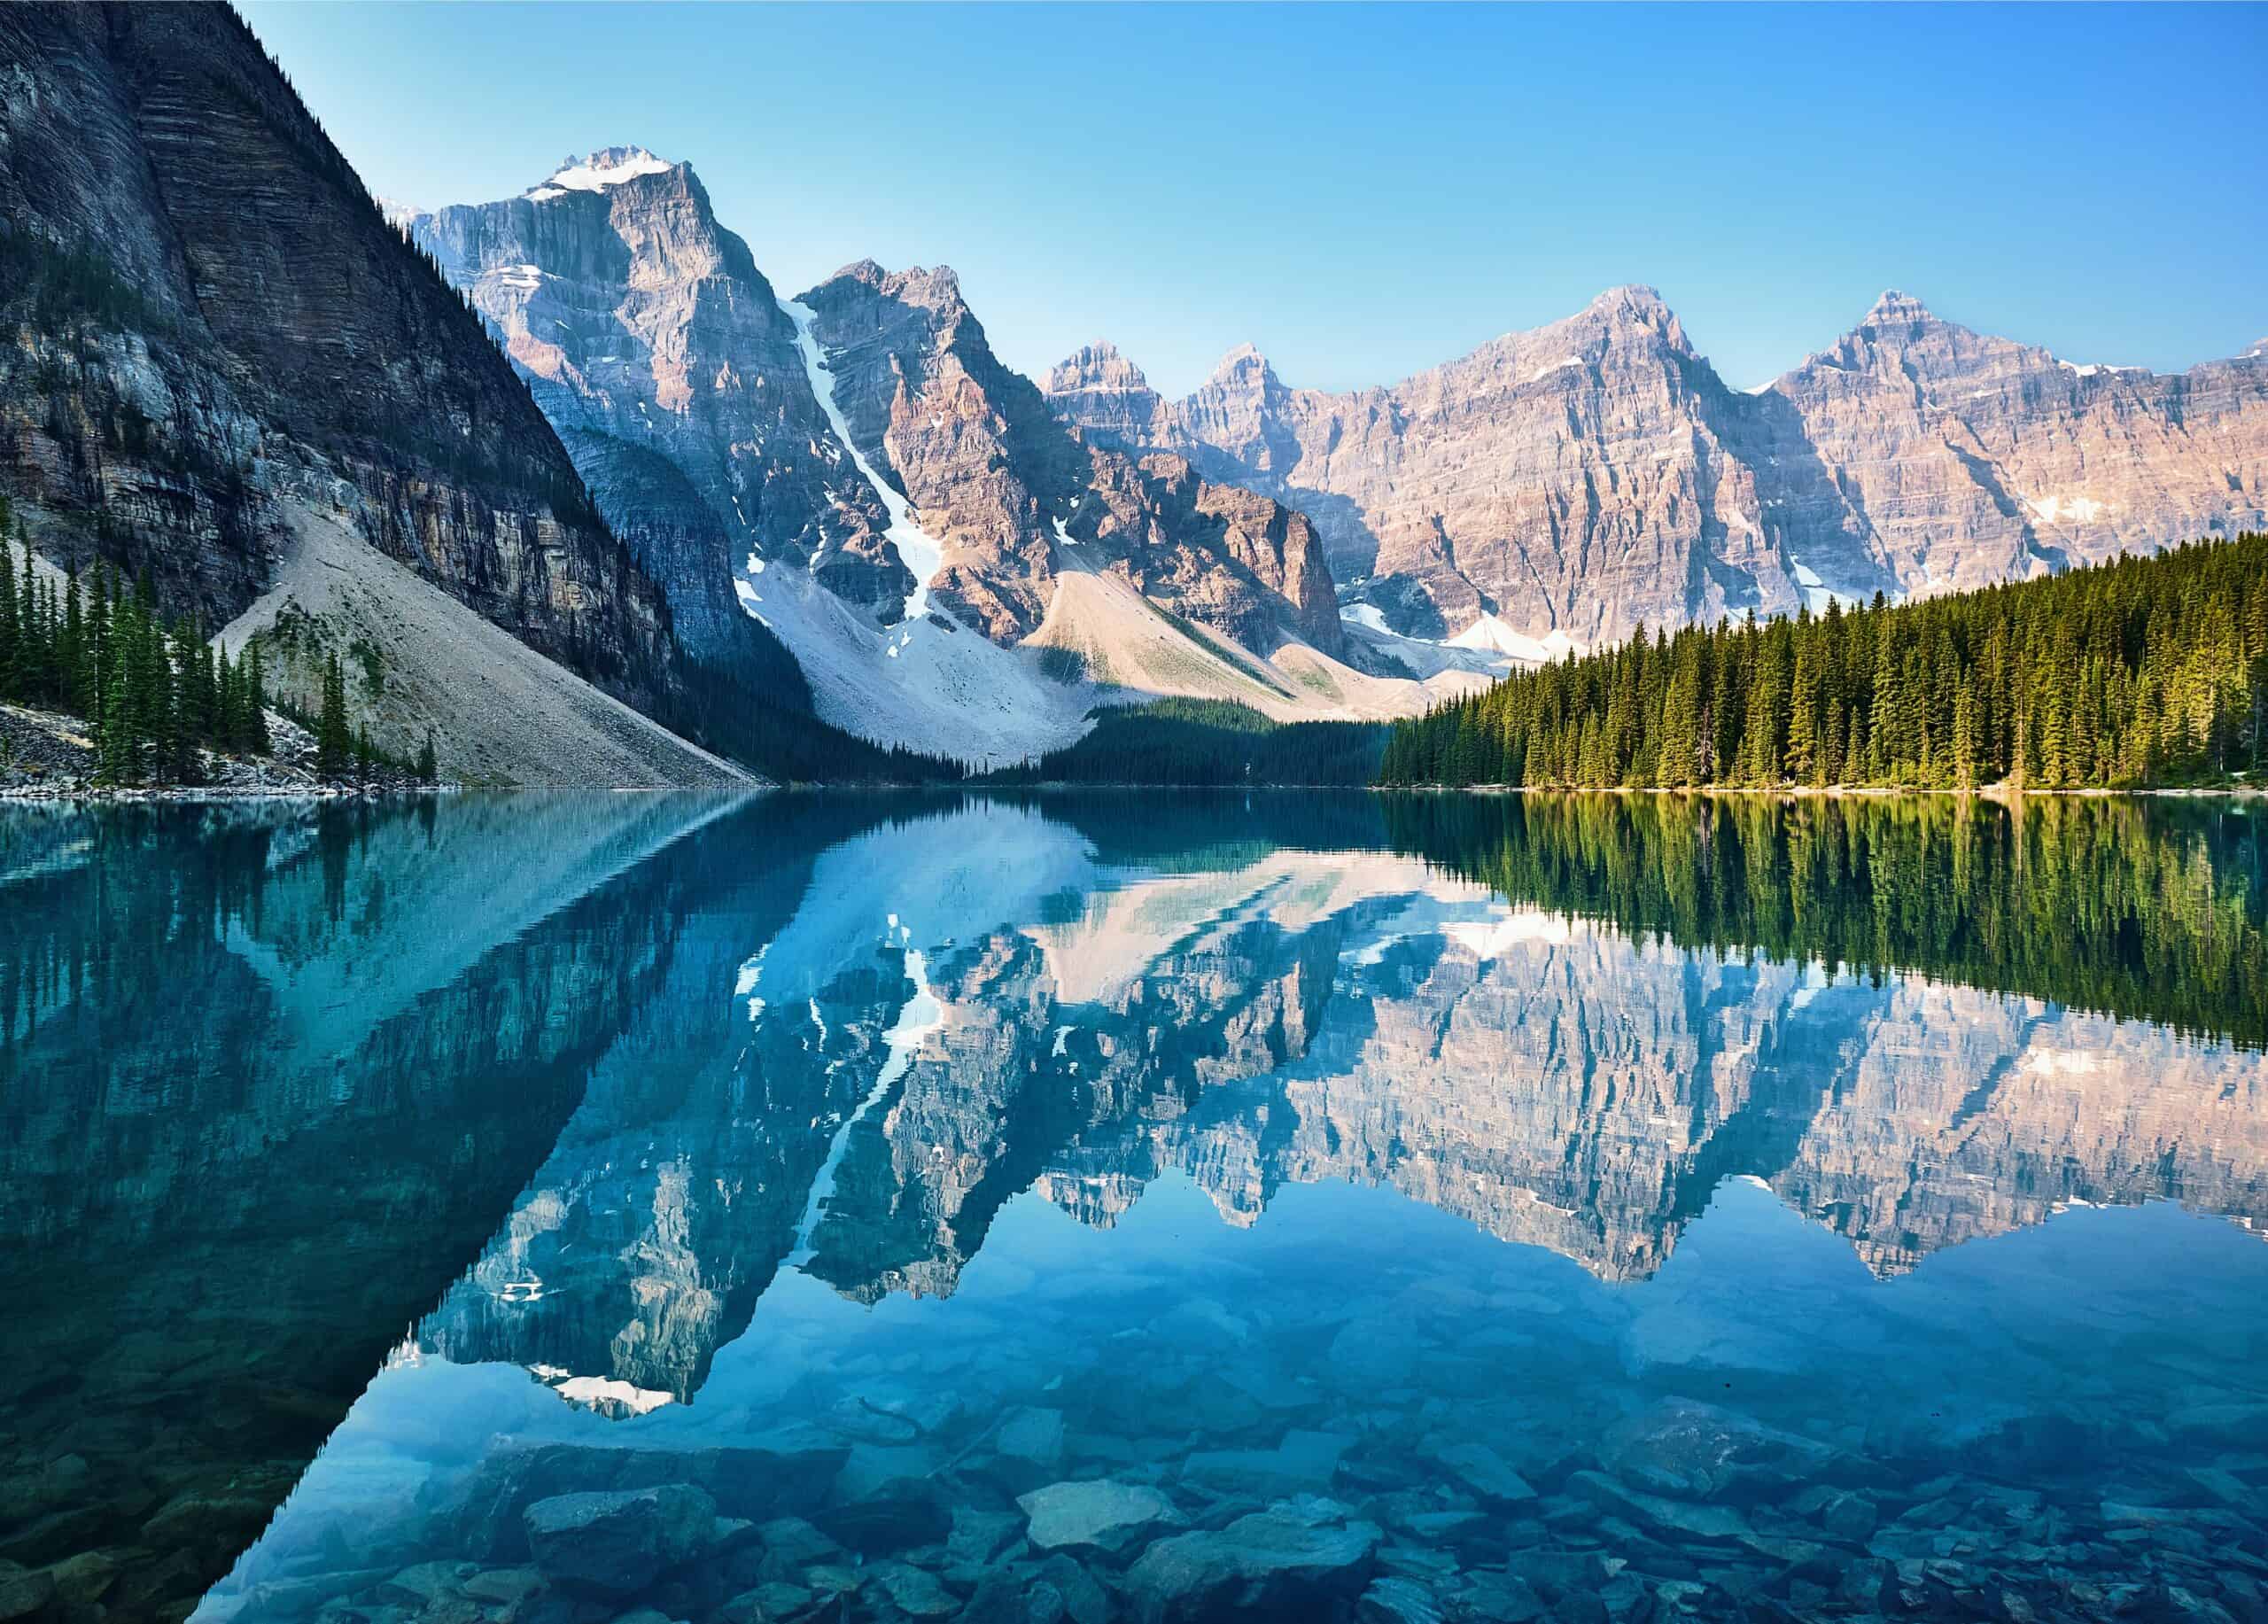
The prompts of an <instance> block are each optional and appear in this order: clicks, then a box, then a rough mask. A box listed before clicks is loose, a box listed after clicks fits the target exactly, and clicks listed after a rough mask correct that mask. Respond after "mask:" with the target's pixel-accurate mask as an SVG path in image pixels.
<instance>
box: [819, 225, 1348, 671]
mask: <svg viewBox="0 0 2268 1624" xmlns="http://www.w3.org/2000/svg"><path fill="white" fill-rule="evenodd" d="M804 303H805V304H807V305H808V306H809V307H811V308H812V310H813V311H815V312H816V313H817V315H818V320H817V322H816V323H815V324H814V328H813V330H814V332H815V333H816V334H817V336H818V338H819V341H820V343H821V344H822V345H823V346H825V349H826V351H827V354H828V356H829V357H830V365H831V367H832V369H833V377H834V379H835V400H836V403H837V404H838V406H839V407H840V408H841V410H842V413H843V418H844V421H845V423H847V425H848V427H849V430H850V436H851V438H852V439H853V440H854V441H856V442H858V446H859V448H860V449H861V450H862V451H863V452H865V453H866V455H867V457H868V458H869V459H870V460H871V461H874V462H877V463H878V465H881V466H885V467H888V468H889V469H891V470H894V471H895V472H896V474H897V478H899V479H900V480H901V481H902V482H903V484H904V486H905V492H906V495H907V497H908V499H909V500H910V501H912V502H913V506H914V508H915V509H916V510H917V511H918V512H919V513H920V515H921V517H922V524H923V528H924V530H925V531H927V532H929V533H930V534H932V535H934V536H936V538H937V540H938V542H939V544H940V546H941V548H942V549H943V556H942V562H941V565H940V573H939V574H938V575H937V577H936V579H935V583H934V585H935V590H936V596H937V599H938V601H939V602H941V603H943V604H944V605H946V606H947V607H948V608H951V609H952V610H954V612H955V613H956V614H958V615H959V617H960V618H963V619H965V620H967V622H968V623H969V624H971V625H973V626H977V627H979V628H981V629H982V630H983V632H984V633H985V634H986V635H987V636H989V637H991V638H992V639H994V640H995V641H1002V642H1008V641H1015V640H1016V639H1017V638H1019V637H1021V636H1025V635H1028V634H1029V633H1032V632H1034V631H1037V629H1038V627H1039V626H1040V623H1041V621H1042V620H1043V619H1044V618H1045V615H1046V611H1047V608H1048V605H1049V603H1050V602H1052V597H1053V593H1054V582H1055V578H1056V576H1057V574H1058V573H1059V572H1060V571H1062V570H1063V569H1065V568H1066V567H1070V566H1072V565H1074V564H1075V563H1077V562H1079V561H1077V560H1074V559H1071V558H1067V557H1066V556H1064V549H1065V548H1066V547H1076V548H1081V549H1084V555H1091V557H1090V558H1087V559H1086V562H1087V563H1088V565H1089V567H1092V566H1093V565H1095V564H1099V565H1101V566H1102V567H1105V568H1107V569H1111V570H1114V571H1118V572H1121V573H1122V574H1123V575H1125V576H1126V577H1127V579H1129V580H1130V581H1131V582H1132V584H1133V585H1135V586H1136V587H1138V588H1139V589H1140V590H1141V591H1142V592H1143V593H1144V594H1145V595H1146V596H1148V597H1150V598H1152V599H1153V600H1154V601H1156V602H1161V603H1163V604H1165V605H1166V606H1167V607H1169V608H1171V609H1173V610H1177V612H1180V613H1182V614H1185V615H1187V616H1189V617H1190V618H1192V619H1194V620H1197V621H1199V622H1200V623H1201V624H1203V625H1207V626H1212V627H1214V628H1215V629H1216V630H1218V631H1220V632H1222V633H1225V634H1226V635H1228V636H1230V637H1232V638H1235V639H1237V640H1238V641H1239V642H1241V643H1243V644H1244V645H1245V646H1247V648H1251V649H1256V650H1258V651H1259V652H1261V653H1262V654H1265V653H1269V652H1270V651H1272V650H1273V649H1274V648H1275V646H1276V645H1277V644H1278V642H1280V641H1283V639H1284V638H1285V636H1286V635H1296V636H1299V637H1301V638H1302V639H1304V640H1305V641H1309V642H1310V643H1312V644H1313V645H1314V646H1315V647H1316V648H1317V649H1321V650H1323V651H1324V653H1326V654H1338V653H1340V652H1342V651H1343V642H1342V636H1341V633H1340V626H1339V617H1338V600H1337V596H1336V594H1335V592H1334V590H1333V588H1332V579H1331V571H1330V569H1329V566H1328V565H1327V564H1326V563H1325V562H1324V552H1323V548H1322V546H1321V543H1320V540H1319V539H1318V538H1317V534H1316V532H1315V530H1314V528H1313V527H1312V526H1311V525H1310V524H1309V523H1308V522H1307V521H1306V520H1305V519H1304V518H1302V517H1300V516H1299V515H1298V514H1296V513H1292V512H1288V511H1286V510H1285V509H1282V508H1280V507H1278V505H1277V504H1276V503H1274V502H1272V501H1269V500H1268V499H1267V498H1265V497H1262V496H1256V495H1254V493H1251V492H1249V491H1243V490H1235V489H1222V488H1219V487H1216V486H1210V485H1208V484H1207V483H1206V482H1205V481H1203V480H1201V479H1200V478H1197V477H1196V476H1195V475H1194V474H1193V473H1192V471H1191V470H1190V468H1189V467H1188V466H1187V464H1186V463H1184V462H1182V461H1181V460H1180V459H1178V458H1176V457H1171V456H1167V457H1151V458H1144V459H1141V460H1138V461H1137V460H1134V459H1130V458H1128V457H1126V456H1124V455H1120V454H1119V453H1116V452H1107V451H1101V450H1098V449H1096V448H1094V447H1089V446H1085V445H1083V444H1082V443H1081V442H1080V441H1079V440H1078V439H1076V438H1074V437H1073V436H1071V435H1068V434H1066V433H1065V432H1064V431H1063V427H1062V425H1061V424H1060V423H1059V422H1057V421H1056V419H1055V418H1054V417H1053V416H1052V415H1051V414H1050V413H1049V411H1048V408H1047V406H1046V403H1045V400H1043V398H1042V397H1041V395H1040V393H1039V392H1038V391H1037V389H1035V388H1034V387H1033V386H1032V385H1031V383H1030V382H1029V380H1028V379H1026V378H1024V377H1021V376H1020V375H1018V374H1016V373H1014V372H1012V371H1010V370H1009V369H1007V368H1006V367H1004V366H1002V365H1001V364H1000V362H999V361H998V359H997V358H996V357H995V356H994V355H993V354H992V350H991V346H990V342H989V341H988V340H987V339H986V338H985V336H984V330H983V326H982V325H981V324H980V323H979V322H978V321H977V319H976V317H975V314H974V313H973V312H972V311H971V310H970V309H969V307H968V304H967V300H966V299H964V298H963V297H962V295H961V290H960V283H959V278H958V277H956V276H954V275H953V273H952V272H951V270H950V269H948V268H944V267H943V266H940V267H938V268H936V269H934V270H932V269H927V268H920V267H916V268H913V269H910V270H904V271H897V272H890V271H885V270H884V269H883V268H882V267H881V266H879V265H876V264H874V263H873V262H872V261H870V260H869V261H861V262H860V263H858V264H857V265H852V266H850V267H848V268H845V269H843V270H842V271H840V272H837V273H836V274H835V276H833V277H832V278H830V279H829V280H828V281H827V282H824V283H822V284H819V286H818V287H816V288H813V289H812V291H810V292H809V293H807V294H805V295H804Z"/></svg>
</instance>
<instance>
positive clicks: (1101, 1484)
mask: <svg viewBox="0 0 2268 1624" xmlns="http://www.w3.org/2000/svg"><path fill="white" fill-rule="evenodd" d="M2262 828H2263V815H2262V814H2261V813H2257V812H2249V811H2247V810H2246V809H2245V808H2244V806H2243V805H2242V804H2230V803H2219V802H2211V803H2202V802H2201V803H2182V802H2172V801H2157V802H2140V801H2118V800H2109V799H2093V800H2085V801H2062V802H2048V803H2033V804H2029V805H2026V806H2023V807H2018V808H2008V807H2003V806H2000V805H1996V804H1977V805H1975V806H1957V805H1955V804H1953V803H1952V802H1951V801H1948V800H1944V799H1937V800H1930V801H1916V802H1899V801H1885V800H1876V801H1868V802H1853V803H1850V804H1839V803H1827V802H1816V803H1798V804H1785V805H1775V804H1767V803H1762V802H1748V803H1729V802H1727V803H1710V802H1693V801H1685V800H1676V799H1670V798H1664V797H1633V798H1624V797H1593V798H1572V799H1550V800H1547V799H1542V798H1537V799H1532V800H1526V801H1522V800H1519V799H1516V798H1505V797H1480V798H1469V797H1449V796H1425V797H1410V798H1405V799H1392V798H1379V797H1372V796H1294V795H1279V796H1250V797H1238V796H1215V797H1205V796H1182V797H1172V796H1091V797H1077V798H1071V797H1064V798H1036V799H1030V800H1011V799H983V798H977V797H969V798H960V797H951V798H939V799H935V800H930V799H919V798H913V797H891V798H885V797H869V798H859V797H849V796H773V797H765V798H757V799H753V800H746V801H740V802H733V801H724V800H710V799H702V798H696V797H686V796H510V795H493V796H457V797H449V798H445V799H442V800H439V801H438V802H426V803H422V804H405V805H400V806H367V805H366V806H353V807H333V808H328V809H325V810H323V811H322V812H307V811H294V810H289V809H282V808H273V807H270V808H250V807H233V808H203V809H190V808H149V807H121V808H113V809H108V810H105V811H102V812H91V813H89V812H63V811H57V810H53V809H44V808H43V809H15V810H10V811H4V812H0V1127H4V1147H0V1158H4V1161H0V1281H4V1286H5V1289H6V1291H7V1292H8V1294H9V1301H10V1302H11V1303H12V1305H13V1308H14V1315H13V1319H12V1325H11V1329H10V1332H9V1333H8V1367H9V1371H10V1381H9V1383H8V1386H7V1389H6V1391H5V1393H4V1395H0V1465H4V1467H5V1470H4V1472H0V1481H4V1483H5V1484H6V1487H5V1488H4V1489H0V1617H5V1616H25V1617H33V1618H43V1619H74V1620H75V1619H81V1618H86V1619H95V1618H109V1619H136V1618H144V1617H147V1618H171V1619H179V1618H183V1617H187V1616H192V1615H193V1616H194V1617H196V1618H197V1619H198V1620H244V1621H245V1624H252V1621H254V1620H327V1621H330V1624H347V1621H348V1620H368V1621H370V1624H377V1621H380V1620H384V1621H386V1624H398V1621H406V1620H453V1621H456V1624H470V1621H472V1620H529V1621H540V1624H611V1621H612V1620H638V1621H639V1624H664V1621H667V1620H693V1621H709V1620H730V1621H733V1624H749V1621H752V1620H773V1619H777V1620H795V1619H814V1620H818V1619H825V1620H852V1619H877V1620H895V1619H899V1618H968V1619H976V1620H1020V1621H1021V1620H1041V1621H1043V1624H1044V1621H1045V1620H1065V1619H1068V1620H1076V1621H1077V1624H1100V1621H1101V1620H1108V1619H1121V1618H1123V1619H1130V1620H1167V1619H1214V1618H1223V1617H1260V1618H1286V1619H1355V1618H1360V1619H1363V1620H1413V1621H1415V1620H1434V1619H1440V1620H1530V1619H1554V1620H1557V1619H1567V1620H1616V1621H1617V1624H1621V1621H1625V1620H1674V1619H1680V1618H1687V1617H1691V1618H1706V1619H1718V1618H1723V1619H1744V1620H1747V1619H1789V1618H1796V1619H1845V1618H1853V1619H1855V1618H1905V1619H1914V1618H1992V1619H2004V1620H2017V1621H2018V1624H2022V1621H2023V1620H2033V1619H2050V1618H2073V1619H2106V1620H2107V1619H2114V1618H2150V1619H2157V1618H2169V1619H2171V1618H2194V1619H2200V1620H2221V1619H2228V1620H2262V1619H2268V1589H2264V1586H2268V1054H2264V1049H2263V1044H2264V1038H2268V990H2264V989H2268V951H2264V941H2268V864H2264V860H2263V859H2264V852H2263V839H2262ZM11 1596H17V1597H27V1598H29V1607H30V1609H33V1610H27V1611H26V1612H22V1613H20V1614H14V1615H12V1614H8V1613H7V1612H5V1605H7V1604H8V1599H9V1597H11Z"/></svg>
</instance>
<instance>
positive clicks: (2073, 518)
mask: <svg viewBox="0 0 2268 1624" xmlns="http://www.w3.org/2000/svg"><path fill="white" fill-rule="evenodd" d="M2023 505H2024V506H2025V507H2027V508H2029V509H2031V510H2032V511H2033V512H2034V513H2036V514H2038V515H2039V517H2041V518H2043V519H2046V520H2047V522H2048V523H2049V524H2059V523H2060V524H2093V522H2094V521H2095V520H2096V519H2099V518H2101V517H2102V516H2103V515H2104V514H2106V513H2108V512H2109V510H2110V504H2109V502H2106V501H2096V500H2095V499H2094V498H2093V497H2092V496H2027V497H2025V498H2024V499H2023Z"/></svg>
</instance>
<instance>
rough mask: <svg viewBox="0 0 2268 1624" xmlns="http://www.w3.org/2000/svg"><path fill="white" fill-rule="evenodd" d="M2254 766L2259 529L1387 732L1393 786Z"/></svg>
mask: <svg viewBox="0 0 2268 1624" xmlns="http://www.w3.org/2000/svg"><path fill="white" fill-rule="evenodd" d="M2264 762H2268V535H2261V534H2249V533H2248V534H2245V535H2241V536H2239V537H2236V538H2235V539H2233V540H2218V541H2210V542H2201V543H2196V544H2193V545H2189V546H2185V547H2180V548H2175V549H2173V550H2171V551H2169V552H2165V553H2161V554H2158V555H2156V556H2151V557H2144V558H2134V557H2123V556H2122V557H2120V558H2117V559H2115V560H2112V561H2110V562H2109V563H2103V564H2100V565H2096V566H2093V567H2091V568H2083V569H2077V570H2072V571H2068V572H2067V573H2064V574H2062V575H2057V576H2052V577H2048V578H2046V579H2038V580H2030V581H2023V582H2020V583H2017V584H2015V585H2010V586H2003V587H1986V588H1984V589H1982V590H1978V591H1974V592H1966V593H1961V594H1953V595H1951V596H1947V597H1942V598H1932V599H1928V600H1925V601H1923V602H1915V603H1905V604H1899V605H1897V606H1895V607H1889V606H1885V604H1884V601H1883V598H1882V595H1881V594H1879V593H1877V594H1876V596H1875V600H1874V602H1873V604H1872V605H1871V606H1870V607H1868V608H1865V609H1860V610H1852V611H1848V612H1846V611H1845V610H1843V609H1842V607H1841V606H1840V605H1839V604H1837V603H1835V602H1829V605H1828V608H1827V610H1826V612H1825V613H1823V614H1820V615H1814V614H1813V613H1812V612H1811V611H1810V609H1809V608H1808V606H1806V608H1804V609H1803V610H1799V611H1798V613H1797V614H1796V615H1795V617H1794V618H1783V619H1776V620H1774V621H1771V622H1769V623H1767V624H1765V625H1759V624H1758V623H1757V621H1756V618H1755V617H1754V615H1753V614H1751V616H1750V617H1749V618H1748V619H1747V620H1746V621H1745V622H1744V623H1742V624H1738V625H1736V624H1733V623H1732V622H1730V621H1721V622H1720V623H1719V624H1718V625H1717V626H1713V627H1689V628H1688V629H1686V630H1684V631H1682V632H1679V633H1674V635H1673V634H1668V633H1655V634H1654V635H1652V636H1651V637H1650V636H1649V635H1648V634H1647V633H1646V631H1645V628H1644V627H1643V626H1641V627H1640V628H1639V629H1638V631H1637V633H1636V634H1635V635H1634V636H1633V637H1632V638H1631V639H1630V641H1627V642H1626V643H1624V644H1622V645H1620V646H1619V647H1617V648H1612V649H1603V650H1601V651H1599V652H1597V653H1595V654H1591V655H1587V656H1584V657H1581V658H1579V659H1572V660H1565V661H1561V662H1558V663H1557V664H1550V665H1545V666H1542V667H1540V668H1538V669H1536V670H1534V671H1528V672H1516V673H1515V674H1513V675H1511V676H1510V677H1507V678H1506V679H1505V680H1503V681H1502V682H1500V683H1498V684H1497V685H1496V686H1495V687H1494V688H1490V689H1488V690H1487V692H1486V693H1483V694H1480V695H1473V696H1471V697H1469V698H1465V699H1462V700H1457V701H1454V702H1452V703H1449V704H1447V705H1444V706H1442V707H1441V708H1440V709H1438V710H1435V711H1432V712H1431V713H1429V714H1427V715H1426V716H1424V717H1421V718H1417V719H1413V720H1410V721H1405V722H1401V723H1397V724H1396V725H1395V727H1394V734H1393V737H1392V738H1391V739H1390V740H1389V742H1387V745H1386V755H1385V760H1384V763H1383V765H1382V767H1381V770H1380V773H1379V778H1380V781H1381V782H1384V783H1386V784H1441V785H1451V786H1456V785H1475V784H1484V785H1485V784H1502V785H1520V786H1526V787H1529V788H1542V789H1616V788H1623V789H1642V788H1656V789H1689V788H1701V787H1705V786H1722V787H1732V788H1755V789H1770V788H1779V787H1787V786H1811V787H1814V788H1821V789H1823V788H1828V787H1830V786H1898V787H1905V788H1914V789H1981V788H1984V787H1986V786H1988V785H1993V784H2006V785H2008V786H2010V787H2012V788H2025V787H2030V788H2038V789H2076V788H2082V787H2099V788H2109V789H2121V788H2135V787H2140V786H2143V785H2152V784H2196V783H2211V782H2219V781H2225V779H2226V777H2227V776H2228V775H2230V774H2233V773H2248V772H2256V771H2257V770H2258V769H2259V768H2260V767H2261V766H2262V765H2264Z"/></svg>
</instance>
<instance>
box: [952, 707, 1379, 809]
mask: <svg viewBox="0 0 2268 1624" xmlns="http://www.w3.org/2000/svg"><path fill="white" fill-rule="evenodd" d="M1385 748H1386V728H1385V727H1384V726H1383V725H1381V724H1379V723H1376V722H1288V723H1279V722H1273V721H1270V719H1268V718H1266V717H1264V716H1262V714H1261V713H1260V712H1259V711H1254V710H1252V709H1250V708H1249V707H1247V706H1245V705H1240V704H1236V703H1231V702H1230V701H1227V700H1217V699H1161V700H1158V701H1156V702H1154V703H1150V704H1146V705H1137V706H1108V707H1105V708H1104V709H1102V710H1100V711H1097V712H1096V713H1095V725H1094V727H1093V728H1092V729H1091V731H1090V732H1088V734H1086V735H1085V736H1084V738H1081V739H1079V740H1077V741H1076V742H1073V743H1071V744H1068V745H1066V746H1064V747H1063V748H1062V749H1061V750H1050V751H1048V752H1047V753H1046V754H1045V755H1044V756H1040V757H1037V758H1034V759H1032V760H1029V761H1026V762H1024V763H1022V764H1021V765H1018V766H1014V767H1006V768H1002V769H1001V770H999V771H998V772H995V773H991V774H990V776H989V777H988V778H987V779H986V780H985V781H986V782H989V783H995V784H1177V785H1187V786H1192V787H1216V788H1223V787H1232V786H1238V785H1265V784H1278V785H1302V786H1346V787H1358V786H1361V785H1363V784H1367V783H1369V782H1370V781H1371V780H1372V779H1373V778H1375V777H1376V776H1377V775H1378V771H1379V753H1380V752H1381V751H1382V750H1384V749H1385Z"/></svg>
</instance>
